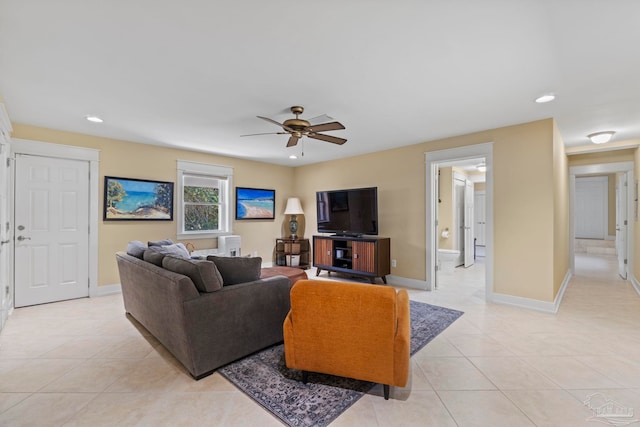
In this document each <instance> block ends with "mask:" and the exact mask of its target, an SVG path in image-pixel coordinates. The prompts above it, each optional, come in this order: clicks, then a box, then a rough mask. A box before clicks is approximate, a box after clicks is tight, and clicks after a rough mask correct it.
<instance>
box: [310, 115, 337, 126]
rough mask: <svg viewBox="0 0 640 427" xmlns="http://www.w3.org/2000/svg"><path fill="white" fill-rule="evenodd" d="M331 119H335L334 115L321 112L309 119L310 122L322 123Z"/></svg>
mask: <svg viewBox="0 0 640 427" xmlns="http://www.w3.org/2000/svg"><path fill="white" fill-rule="evenodd" d="M329 120H335V119H334V118H333V117H331V116H328V115H326V114H320V115H319V116H315V117H312V118H310V119H309V123H313V124H316V123H317V124H320V123H324V122H328V121H329Z"/></svg>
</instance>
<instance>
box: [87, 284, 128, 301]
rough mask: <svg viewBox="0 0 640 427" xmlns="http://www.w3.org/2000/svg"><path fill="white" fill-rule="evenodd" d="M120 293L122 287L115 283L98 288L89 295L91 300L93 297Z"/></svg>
mask: <svg viewBox="0 0 640 427" xmlns="http://www.w3.org/2000/svg"><path fill="white" fill-rule="evenodd" d="M121 293H122V286H121V285H120V283H115V284H113V285H102V286H98V289H96V290H95V292H94V293H93V294H92V295H90V297H91V298H94V297H105V296H107V295H116V294H121Z"/></svg>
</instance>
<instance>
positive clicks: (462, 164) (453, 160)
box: [425, 143, 493, 300]
mask: <svg viewBox="0 0 640 427" xmlns="http://www.w3.org/2000/svg"><path fill="white" fill-rule="evenodd" d="M425 160H426V176H427V186H426V189H427V195H426V202H427V227H426V230H427V233H426V238H427V242H426V248H427V262H426V265H427V272H426V279H427V280H426V282H427V290H436V289H439V288H440V287H441V286H448V285H447V284H448V283H451V284H454V283H460V281H461V280H472V281H474V282H475V284H476V285H479V286H480V287H481V288H483V290H484V294H485V299H486V300H489V299H490V297H491V293H492V289H493V246H492V245H493V173H492V164H493V144H491V143H486V144H477V145H472V146H467V147H461V148H454V149H449V150H440V151H432V152H428V153H425ZM480 169H484V170H483V171H481V170H480ZM476 188H477V189H478V193H479V194H482V205H483V206H482V208H483V209H482V212H481V215H477V214H478V213H480V207H478V208H477V209H476V207H475V205H476V204H477V203H478V202H477V200H478V199H477V198H476V197H475V190H476ZM479 240H480V241H479ZM478 249H480V251H478ZM460 266H462V267H460ZM456 272H458V273H459V274H455V273H456ZM463 272H465V273H466V274H462V273H463ZM474 273H475V274H474Z"/></svg>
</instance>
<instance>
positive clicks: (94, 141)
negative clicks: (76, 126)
mask: <svg viewBox="0 0 640 427" xmlns="http://www.w3.org/2000/svg"><path fill="white" fill-rule="evenodd" d="M13 127H14V133H13V135H12V137H13V138H22V139H30V140H35V141H43V142H50V143H57V144H65V145H74V146H81V147H87V148H94V149H98V150H100V166H99V170H100V177H99V183H100V189H99V194H100V195H102V194H103V187H104V176H105V175H107V176H120V177H127V178H143V179H157V180H162V181H171V182H175V180H176V160H178V159H180V160H190V161H195V162H202V163H210V164H217V165H225V166H231V167H233V169H234V177H233V184H234V187H235V186H239V187H257V188H270V189H275V190H276V218H275V221H234V222H233V232H234V233H235V234H239V235H241V236H242V251H243V254H253V253H254V252H257V254H258V256H261V257H262V258H263V262H272V260H273V249H274V246H275V239H276V238H277V237H281V236H282V235H283V234H282V233H283V232H282V230H283V229H284V227H285V225H286V221H287V220H288V218H287V219H285V215H284V214H283V212H284V208H285V204H286V200H287V198H288V197H290V196H291V195H292V191H291V190H292V181H293V175H294V170H293V169H292V168H289V167H284V166H275V165H270V164H267V163H260V162H253V161H247V160H242V159H235V158H230V157H222V156H215V155H209V154H203V153H196V152H192V151H184V150H177V149H171V148H163V147H156V146H151V145H144V144H136V143H131V142H125V141H119V140H113V139H106V138H99V137H95V136H90V135H82V134H76V133H69V132H62V131H56V130H51V129H44V128H38V127H34V126H26V125H22V124H16V123H14V124H13ZM99 203H100V212H102V208H103V198H102V197H100V201H99ZM174 206H175V201H174ZM233 215H235V209H234V210H233ZM176 235H177V223H176V222H175V221H170V222H156V221H153V222H144V221H122V222H120V221H117V222H103V221H102V219H101V220H100V222H99V225H98V239H99V243H98V246H99V248H98V252H99V253H98V256H99V260H98V269H99V271H98V284H99V285H109V284H115V283H119V282H120V279H119V277H118V271H117V268H116V263H115V257H114V253H115V252H116V251H119V250H124V249H126V247H127V243H128V242H129V241H130V240H141V241H144V242H146V241H148V240H158V239H163V238H166V237H169V238H171V239H173V240H176ZM183 242H185V243H186V242H187V241H183ZM189 242H191V243H193V245H194V246H195V247H196V249H203V248H215V247H217V239H192V240H189Z"/></svg>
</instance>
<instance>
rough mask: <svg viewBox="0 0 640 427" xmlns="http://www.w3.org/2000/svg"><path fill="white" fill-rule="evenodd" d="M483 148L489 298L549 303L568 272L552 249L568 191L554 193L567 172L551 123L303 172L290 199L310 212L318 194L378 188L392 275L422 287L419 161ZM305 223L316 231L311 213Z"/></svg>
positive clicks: (562, 249)
mask: <svg viewBox="0 0 640 427" xmlns="http://www.w3.org/2000/svg"><path fill="white" fill-rule="evenodd" d="M486 142H493V143H494V156H493V157H494V189H493V193H494V291H495V292H499V293H503V294H508V295H513V296H520V297H526V298H533V299H538V300H542V301H553V299H554V297H555V294H556V292H557V289H559V286H560V284H561V281H562V278H564V274H565V273H566V268H565V267H567V268H568V245H567V244H565V245H560V246H559V247H558V248H556V247H555V245H556V243H557V240H559V239H561V237H558V236H556V235H555V234H554V229H559V230H560V231H561V232H562V233H566V231H565V230H564V229H566V228H567V227H568V225H567V221H568V218H567V215H564V214H563V215H562V216H561V217H560V219H558V220H555V219H554V218H555V215H556V214H558V213H561V214H562V213H563V212H564V211H565V210H566V208H565V207H561V208H559V209H556V208H555V207H554V203H555V201H556V198H559V197H561V193H562V192H566V191H567V190H566V188H565V187H566V185H568V184H564V186H565V187H563V189H561V190H557V191H556V189H555V188H556V186H558V185H559V184H560V183H561V181H562V179H563V178H562V176H563V175H564V176H565V178H566V174H567V172H566V171H565V170H563V171H560V172H558V173H555V172H554V169H555V168H562V167H564V168H565V169H566V163H565V164H564V166H563V164H562V160H561V156H560V154H559V153H560V151H561V149H560V148H559V147H557V143H555V142H554V122H553V120H552V119H547V120H540V121H536V122H532V123H526V124H521V125H517V126H509V127H504V128H499V129H492V130H487V131H483V132H476V133H472V134H468V135H463V136H458V137H453V138H447V139H443V140H437V141H431V142H425V143H422V144H416V145H411V146H408V147H402V148H397V149H393V150H388V151H383V152H378V153H372V154H367V155H362V156H357V157H352V158H345V159H340V160H336V161H332V162H327V163H320V164H315V165H310V166H304V167H300V168H298V169H297V170H296V179H295V182H296V184H295V191H294V192H295V193H296V194H297V195H298V196H299V197H300V198H301V199H302V200H303V201H304V202H305V203H306V204H311V205H313V201H314V197H315V191H317V190H329V189H336V188H351V187H361V186H377V187H378V192H379V194H378V198H379V215H380V218H379V220H380V235H381V236H385V237H390V238H391V257H392V258H394V259H396V260H397V267H395V268H392V271H391V274H393V275H397V276H400V277H406V278H412V279H417V280H425V279H426V277H425V271H426V247H425V245H426V241H425V240H426V238H425V224H426V214H425V206H426V202H425V192H426V190H425V182H426V181H425V161H424V154H425V152H429V151H435V150H442V149H447V148H455V147H462V146H466V145H472V144H479V143H486ZM556 156H557V157H556ZM565 181H566V179H565ZM305 217H306V221H307V223H308V224H315V222H316V218H315V212H313V211H312V212H311V213H310V214H309V215H306V211H305ZM315 232H316V230H315V227H314V226H313V227H309V228H308V231H307V234H313V233H315ZM567 239H568V236H567ZM556 259H560V260H561V261H559V262H557V261H555V260H556ZM562 269H565V271H564V273H562V274H560V273H558V271H560V270H562ZM560 276H562V278H560Z"/></svg>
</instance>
